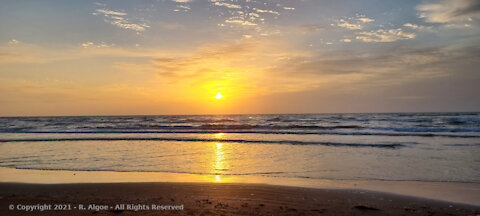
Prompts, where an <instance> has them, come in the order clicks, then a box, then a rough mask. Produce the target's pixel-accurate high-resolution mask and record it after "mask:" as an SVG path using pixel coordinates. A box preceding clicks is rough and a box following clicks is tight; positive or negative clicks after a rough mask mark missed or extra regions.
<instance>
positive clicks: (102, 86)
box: [0, 0, 480, 116]
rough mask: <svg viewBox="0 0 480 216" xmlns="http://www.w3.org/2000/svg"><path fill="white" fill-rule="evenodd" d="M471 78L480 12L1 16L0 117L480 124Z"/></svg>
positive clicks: (122, 8)
mask: <svg viewBox="0 0 480 216" xmlns="http://www.w3.org/2000/svg"><path fill="white" fill-rule="evenodd" d="M479 68H480V1H479V0H437V1H434V0H418V1H414V0H409V1H398V0H345V1H338V0H138V1H130V0H128V1H127V0H96V1H88V0H85V1H74V0H71V1H60V0H42V1H38V0H24V1H16V0H3V1H1V7H0V116H51V115H68V116H70V115H171V114H247V113H250V114H253V113H344V112H347V113H360V112H456V111H480V96H479V95H480V94H479V92H480V70H479ZM219 93H220V94H221V95H222V96H223V98H221V99H216V98H215V96H217V95H218V94H219Z"/></svg>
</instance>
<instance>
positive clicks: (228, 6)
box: [214, 2, 242, 9]
mask: <svg viewBox="0 0 480 216" xmlns="http://www.w3.org/2000/svg"><path fill="white" fill-rule="evenodd" d="M214 4H215V5H216V6H223V7H227V8H235V9H241V8H242V6H240V5H236V4H230V3H226V2H215V3H214Z"/></svg>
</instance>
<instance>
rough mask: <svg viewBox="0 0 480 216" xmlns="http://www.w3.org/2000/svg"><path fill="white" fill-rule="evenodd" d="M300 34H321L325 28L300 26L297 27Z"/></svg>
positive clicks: (320, 26)
mask: <svg viewBox="0 0 480 216" xmlns="http://www.w3.org/2000/svg"><path fill="white" fill-rule="evenodd" d="M298 29H299V30H300V32H301V33H302V34H308V33H315V32H321V31H323V30H325V27H324V26H322V25H301V26H299V27H298Z"/></svg>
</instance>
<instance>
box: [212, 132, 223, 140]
mask: <svg viewBox="0 0 480 216" xmlns="http://www.w3.org/2000/svg"><path fill="white" fill-rule="evenodd" d="M223 135H225V134H224V133H216V134H214V135H213V137H215V139H221V138H222V137H223Z"/></svg>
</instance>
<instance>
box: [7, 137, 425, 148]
mask: <svg viewBox="0 0 480 216" xmlns="http://www.w3.org/2000/svg"><path fill="white" fill-rule="evenodd" d="M61 141H64V142H71V141H180V142H224V143H263V144H289V145H322V146H336V147H374V148H399V147H406V146H409V145H414V144H418V143H417V142H397V143H365V144H360V143H336V142H315V141H298V140H243V139H200V138H165V137H85V138H30V139H0V143H2V142H3V143H7V142H61Z"/></svg>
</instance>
